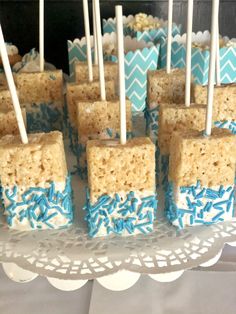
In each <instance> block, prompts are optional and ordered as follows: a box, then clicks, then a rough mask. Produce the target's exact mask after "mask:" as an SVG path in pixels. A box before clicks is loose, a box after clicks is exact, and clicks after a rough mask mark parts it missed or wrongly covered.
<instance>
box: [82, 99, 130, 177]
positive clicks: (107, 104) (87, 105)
mask: <svg viewBox="0 0 236 314" xmlns="http://www.w3.org/2000/svg"><path fill="white" fill-rule="evenodd" d="M77 124H78V150H77V159H78V170H79V173H80V174H82V176H84V175H85V176H86V173H87V162H86V144H87V141H88V140H92V139H112V138H113V139H114V138H119V135H120V103H119V100H118V99H117V100H110V101H92V102H91V101H90V102H89V101H79V102H78V103H77ZM126 128H127V132H128V137H132V112H131V102H130V101H129V100H127V101H126Z"/></svg>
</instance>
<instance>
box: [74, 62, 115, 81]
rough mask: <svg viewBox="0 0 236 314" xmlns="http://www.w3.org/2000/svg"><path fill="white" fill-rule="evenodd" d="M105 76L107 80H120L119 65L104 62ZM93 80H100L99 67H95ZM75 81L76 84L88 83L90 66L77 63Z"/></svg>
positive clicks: (85, 63) (84, 63)
mask: <svg viewBox="0 0 236 314" xmlns="http://www.w3.org/2000/svg"><path fill="white" fill-rule="evenodd" d="M104 75H105V80H115V81H116V80H117V79H118V64H117V63H115V62H110V61H107V62H104ZM93 80H94V81H97V80H99V70H98V65H96V64H94V65H93ZM75 81H76V83H82V82H86V81H88V65H87V62H81V61H80V62H76V63H75Z"/></svg>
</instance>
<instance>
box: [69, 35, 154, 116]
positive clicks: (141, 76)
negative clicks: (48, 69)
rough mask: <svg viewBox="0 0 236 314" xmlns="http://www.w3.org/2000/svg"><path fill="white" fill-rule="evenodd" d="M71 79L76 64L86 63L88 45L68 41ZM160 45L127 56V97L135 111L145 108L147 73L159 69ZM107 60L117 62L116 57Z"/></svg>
mask: <svg viewBox="0 0 236 314" xmlns="http://www.w3.org/2000/svg"><path fill="white" fill-rule="evenodd" d="M67 43H68V55H69V67H70V77H71V79H73V78H74V63H75V62H76V61H86V45H83V46H81V45H80V43H79V42H71V41H69V40H68V42H67ZM159 50H160V45H156V46H152V47H150V48H147V47H146V48H144V49H142V50H140V49H138V50H136V51H135V52H133V51H129V52H128V53H127V54H126V55H125V79H126V96H127V97H128V98H129V99H130V101H131V103H132V105H133V108H132V109H133V110H134V111H142V110H143V109H144V108H145V99H146V95H147V90H146V89H147V71H148V70H155V69H157V64H158V59H159ZM105 60H109V61H117V57H116V56H110V57H107V56H106V57H105Z"/></svg>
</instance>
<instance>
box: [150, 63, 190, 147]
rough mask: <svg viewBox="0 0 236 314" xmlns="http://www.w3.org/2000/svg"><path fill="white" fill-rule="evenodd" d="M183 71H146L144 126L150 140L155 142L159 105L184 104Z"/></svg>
mask: <svg viewBox="0 0 236 314" xmlns="http://www.w3.org/2000/svg"><path fill="white" fill-rule="evenodd" d="M184 101H185V69H172V70H171V72H170V73H169V74H167V72H166V69H161V70H155V71H148V74H147V108H146V124H147V131H148V134H149V135H150V136H151V138H152V139H153V140H154V141H156V138H157V133H158V116H159V105H160V104H184Z"/></svg>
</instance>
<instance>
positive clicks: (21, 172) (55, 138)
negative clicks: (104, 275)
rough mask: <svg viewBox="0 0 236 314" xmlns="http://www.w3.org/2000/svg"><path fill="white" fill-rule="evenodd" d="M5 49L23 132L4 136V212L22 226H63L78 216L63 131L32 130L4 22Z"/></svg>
mask: <svg viewBox="0 0 236 314" xmlns="http://www.w3.org/2000/svg"><path fill="white" fill-rule="evenodd" d="M0 51H1V56H2V59H3V65H4V70H5V73H6V77H7V82H8V86H9V89H10V92H11V97H12V102H13V106H14V110H15V113H16V118H17V122H18V127H19V130H20V135H12V134H8V135H6V136H3V137H1V138H0V181H1V198H2V202H3V209H4V215H5V217H6V222H7V224H8V226H9V227H10V228H14V229H18V230H29V231H30V230H36V229H40V230H41V229H60V228H65V227H67V226H69V225H70V224H71V223H72V221H73V206H72V199H71V186H70V177H69V175H68V170H67V167H66V158H65V152H64V145H63V140H62V134H61V133H60V132H58V131H55V132H50V133H34V134H29V135H27V133H26V129H25V125H24V121H23V116H22V113H21V108H20V104H19V99H18V95H17V93H16V87H15V84H14V81H13V76H12V73H11V69H10V64H9V60H8V57H7V53H6V49H5V44H4V39H3V34H2V29H1V26H0Z"/></svg>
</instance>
